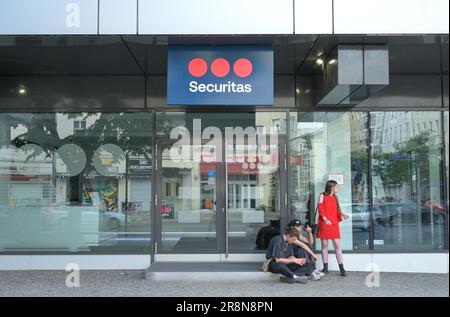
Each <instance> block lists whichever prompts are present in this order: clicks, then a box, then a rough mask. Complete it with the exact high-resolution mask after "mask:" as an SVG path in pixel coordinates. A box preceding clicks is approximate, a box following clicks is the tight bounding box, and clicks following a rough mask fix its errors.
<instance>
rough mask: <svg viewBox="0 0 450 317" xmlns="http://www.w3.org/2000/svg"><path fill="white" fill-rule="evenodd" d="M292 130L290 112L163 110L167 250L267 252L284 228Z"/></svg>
mask: <svg viewBox="0 0 450 317" xmlns="http://www.w3.org/2000/svg"><path fill="white" fill-rule="evenodd" d="M285 135H286V113H285V112H257V113H182V112H166V113H157V114H156V136H157V142H158V144H161V145H162V172H161V174H162V184H161V194H162V202H161V203H162V207H161V208H162V210H163V209H164V208H166V207H167V208H168V209H169V210H170V212H169V214H167V215H163V217H162V230H161V242H162V250H163V251H165V252H174V253H186V252H194V253H210V252H222V253H224V252H226V251H227V250H228V251H229V252H237V253H252V252H263V250H265V249H266V248H267V245H268V242H269V241H270V238H271V237H273V236H274V235H276V234H278V233H279V230H280V217H281V209H282V208H283V207H282V200H281V196H282V189H281V186H282V185H281V184H282V180H281V177H282V176H281V174H282V172H281V166H284V164H283V165H281V164H280V155H283V154H282V153H284V145H282V144H284V143H283V142H285ZM282 149H283V151H281V150H282ZM175 188H178V191H179V192H180V194H177V195H174V193H175ZM225 210H226V215H225ZM225 222H227V224H225Z"/></svg>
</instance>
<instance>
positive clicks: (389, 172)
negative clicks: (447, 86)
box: [370, 111, 448, 251]
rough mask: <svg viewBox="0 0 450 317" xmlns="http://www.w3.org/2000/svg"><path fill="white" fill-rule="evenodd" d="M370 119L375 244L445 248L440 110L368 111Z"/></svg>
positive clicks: (393, 247)
mask: <svg viewBox="0 0 450 317" xmlns="http://www.w3.org/2000/svg"><path fill="white" fill-rule="evenodd" d="M370 118H371V119H370V126H371V129H372V131H371V135H372V140H371V146H372V161H371V164H372V195H373V206H372V212H373V221H374V248H375V249H376V250H383V251H420V250H422V251H423V250H438V249H444V248H445V230H446V229H445V214H446V207H445V201H444V186H443V184H444V183H443V182H444V180H443V175H442V171H443V169H442V168H443V166H442V157H441V145H442V134H441V129H440V127H441V126H440V125H441V112H437V111H436V112H432V111H431V112H414V111H411V112H372V113H370ZM447 140H448V137H447Z"/></svg>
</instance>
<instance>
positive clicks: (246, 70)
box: [233, 58, 253, 78]
mask: <svg viewBox="0 0 450 317" xmlns="http://www.w3.org/2000/svg"><path fill="white" fill-rule="evenodd" d="M233 70H234V73H235V74H236V75H237V76H238V77H241V78H244V77H248V76H250V74H251V73H252V71H253V64H252V62H250V61H249V60H248V59H246V58H239V59H238V60H237V61H236V62H234V65H233Z"/></svg>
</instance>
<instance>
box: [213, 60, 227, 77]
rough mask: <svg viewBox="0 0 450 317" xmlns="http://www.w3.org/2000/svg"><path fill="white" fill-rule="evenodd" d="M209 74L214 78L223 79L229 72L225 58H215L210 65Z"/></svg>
mask: <svg viewBox="0 0 450 317" xmlns="http://www.w3.org/2000/svg"><path fill="white" fill-rule="evenodd" d="M211 72H212V73H213V74H214V76H216V77H225V76H226V75H228V73H229V72H230V63H228V61H227V60H226V59H225V58H216V59H215V60H214V61H213V62H212V63H211Z"/></svg>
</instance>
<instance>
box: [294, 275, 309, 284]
mask: <svg viewBox="0 0 450 317" xmlns="http://www.w3.org/2000/svg"><path fill="white" fill-rule="evenodd" d="M294 281H295V283H299V284H306V282H307V281H308V278H307V277H306V276H294Z"/></svg>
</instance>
